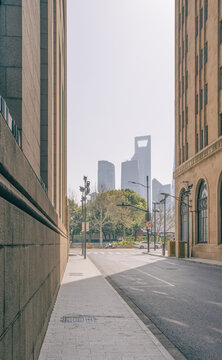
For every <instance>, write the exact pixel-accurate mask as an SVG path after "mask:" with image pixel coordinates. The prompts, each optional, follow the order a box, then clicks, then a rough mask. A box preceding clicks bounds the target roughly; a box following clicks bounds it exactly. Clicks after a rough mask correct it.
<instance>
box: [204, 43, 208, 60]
mask: <svg viewBox="0 0 222 360" xmlns="http://www.w3.org/2000/svg"><path fill="white" fill-rule="evenodd" d="M207 60H208V42H205V45H204V63H205V64H206V63H207Z"/></svg>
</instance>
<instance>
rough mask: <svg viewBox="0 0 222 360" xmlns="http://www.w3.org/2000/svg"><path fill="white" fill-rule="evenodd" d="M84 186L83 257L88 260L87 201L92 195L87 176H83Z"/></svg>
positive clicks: (82, 188)
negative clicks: (88, 196)
mask: <svg viewBox="0 0 222 360" xmlns="http://www.w3.org/2000/svg"><path fill="white" fill-rule="evenodd" d="M83 180H84V186H80V188H79V189H80V191H81V193H82V198H81V200H82V221H83V224H84V231H83V233H84V237H83V241H82V255H84V259H85V258H86V201H87V195H89V193H90V181H87V176H83Z"/></svg>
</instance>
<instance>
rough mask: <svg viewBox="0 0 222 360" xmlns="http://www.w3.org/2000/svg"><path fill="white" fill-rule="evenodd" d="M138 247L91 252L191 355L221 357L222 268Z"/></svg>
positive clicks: (199, 357)
mask: <svg viewBox="0 0 222 360" xmlns="http://www.w3.org/2000/svg"><path fill="white" fill-rule="evenodd" d="M143 252H144V250H139V249H129V250H128V249H121V250H119V249H106V250H98V249H92V250H88V255H89V257H90V258H91V259H92V260H93V261H94V262H95V263H96V264H97V265H98V266H99V267H100V268H101V269H102V270H103V271H104V272H105V274H106V275H109V276H110V277H111V279H112V280H113V281H114V282H115V284H116V285H117V286H118V287H119V288H120V289H121V290H122V291H124V293H125V294H126V295H127V296H128V297H129V298H130V299H131V300H132V301H133V302H134V303H135V304H136V305H137V306H138V307H139V308H140V309H141V310H142V311H143V312H144V313H145V314H146V315H147V316H148V318H149V319H150V320H151V321H152V322H153V323H154V324H155V325H156V326H157V327H158V328H159V329H160V330H161V331H162V333H163V334H164V335H165V336H166V337H167V338H168V339H169V340H170V341H171V342H172V343H173V344H174V345H175V346H176V347H177V348H178V349H179V350H180V351H181V352H182V354H183V355H184V356H185V357H186V358H187V359H192V360H196V359H199V360H205V359H206V360H211V359H212V360H217V359H218V360H219V359H220V360H221V359H222V268H218V267H213V266H207V265H202V264H193V263H187V262H182V261H179V260H173V259H163V258H160V257H154V256H149V255H147V254H144V253H143Z"/></svg>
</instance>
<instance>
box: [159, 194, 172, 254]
mask: <svg viewBox="0 0 222 360" xmlns="http://www.w3.org/2000/svg"><path fill="white" fill-rule="evenodd" d="M160 195H163V196H164V198H163V199H162V200H160V202H161V203H163V206H164V213H163V214H164V215H163V216H164V220H163V232H164V240H163V249H162V251H163V256H165V253H166V199H167V198H168V196H170V195H169V194H167V193H160Z"/></svg>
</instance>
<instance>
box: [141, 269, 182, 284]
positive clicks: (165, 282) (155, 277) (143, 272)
mask: <svg viewBox="0 0 222 360" xmlns="http://www.w3.org/2000/svg"><path fill="white" fill-rule="evenodd" d="M135 270H136V271H139V272H140V273H142V274H144V275H147V276H149V277H151V278H153V279H156V280H158V281H161V282H163V283H164V284H167V285H169V286H175V285H173V284H171V283H169V282H168V281H166V280H163V279H160V278H158V277H157V276H154V275H151V274H148V273H146V272H145V271H142V270H139V269H135Z"/></svg>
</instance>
